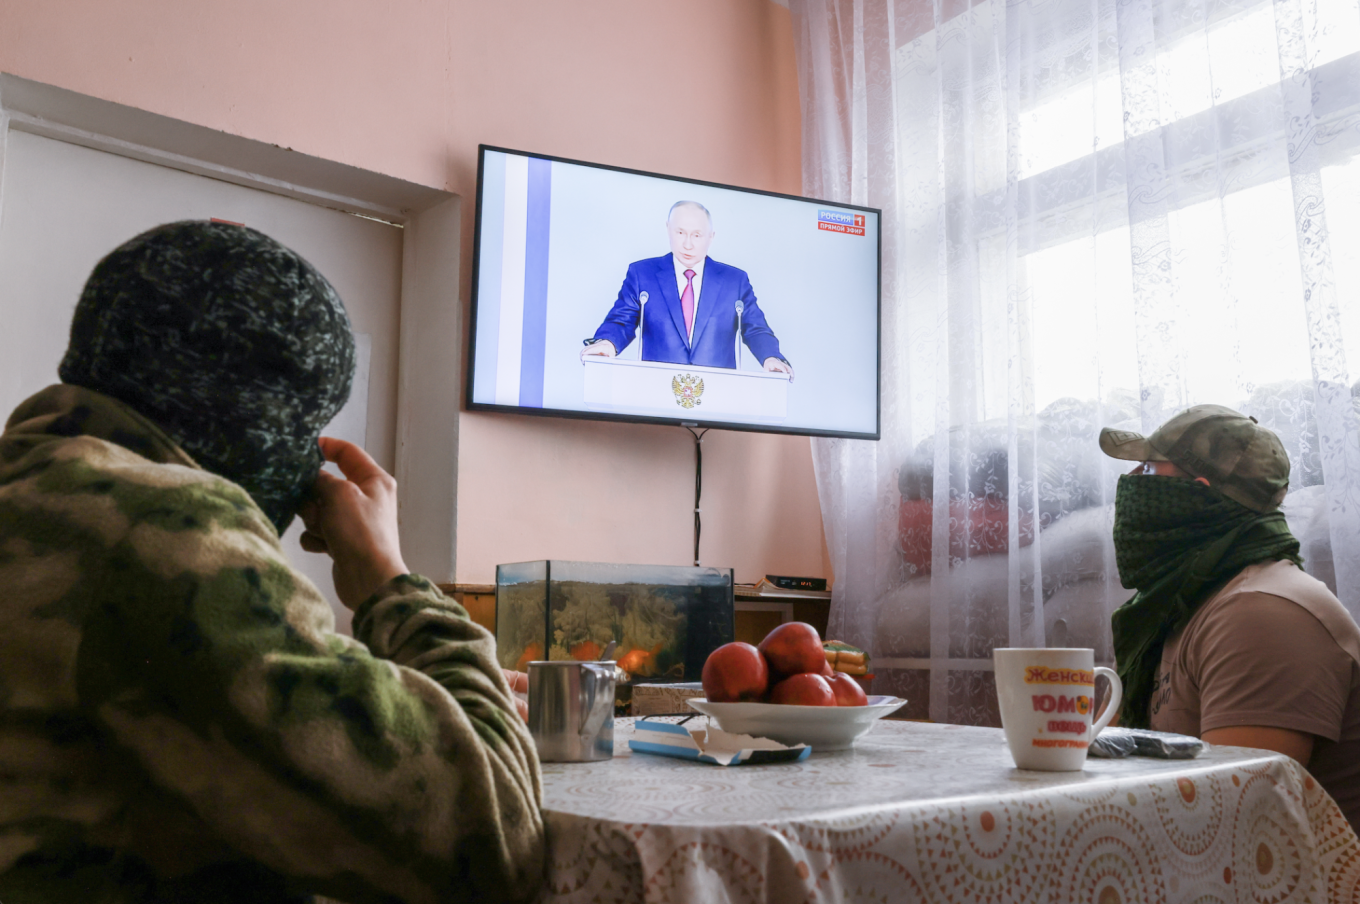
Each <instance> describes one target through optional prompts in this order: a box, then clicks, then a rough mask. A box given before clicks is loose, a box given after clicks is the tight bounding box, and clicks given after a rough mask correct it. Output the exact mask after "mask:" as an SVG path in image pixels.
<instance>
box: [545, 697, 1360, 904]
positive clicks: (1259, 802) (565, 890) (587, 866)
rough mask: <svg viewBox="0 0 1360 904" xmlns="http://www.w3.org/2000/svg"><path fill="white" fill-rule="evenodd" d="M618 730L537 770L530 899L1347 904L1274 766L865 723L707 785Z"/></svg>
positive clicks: (1346, 878) (1358, 852) (1327, 806)
mask: <svg viewBox="0 0 1360 904" xmlns="http://www.w3.org/2000/svg"><path fill="white" fill-rule="evenodd" d="M631 722H632V720H630V719H624V720H619V721H618V722H617V723H616V726H615V756H614V759H613V760H611V761H606V762H600V763H572V764H545V765H544V767H543V771H544V776H543V781H544V807H545V810H546V811H547V814H546V815H547V826H548V833H549V859H550V864H549V876H548V888H547V890H546V893H545V896H544V899H543V900H545V901H550V902H554V904H567V902H572V904H575V902H582V904H584V902H641V901H646V902H653V904H662V902H666V904H672V902H674V904H680V902H686V904H691V902H693V904H713V902H738V901H741V902H745V901H751V902H772V904H790V902H802V901H809V902H811V901H817V902H824V901H846V902H871V901H874V902H882V904H897V902H912V901H929V902H960V904H963V902H969V904H971V902H987V904H1008V902H1031V901H1033V902H1053V904H1066V902H1090V904H1124V902H1158V901H1185V902H1203V904H1210V902H1229V901H1260V902H1272V904H1284V902H1295V901H1300V902H1301V901H1316V902H1352V901H1355V902H1360V840H1357V838H1356V836H1355V833H1354V832H1352V831H1351V829H1350V826H1349V825H1348V824H1347V822H1346V820H1345V817H1343V816H1342V815H1341V811H1340V810H1339V809H1337V806H1336V804H1335V803H1334V802H1333V801H1332V799H1331V798H1330V797H1328V796H1327V794H1326V793H1325V792H1324V791H1322V789H1321V787H1320V786H1318V784H1317V783H1316V782H1315V781H1313V779H1312V778H1311V777H1310V776H1309V775H1308V773H1307V772H1306V771H1305V770H1303V769H1302V768H1300V767H1299V766H1298V765H1297V764H1296V763H1295V762H1294V761H1293V760H1291V759H1289V758H1288V757H1284V756H1278V755H1261V754H1260V753H1259V752H1257V751H1251V750H1246V749H1243V748H1231V747H1217V748H1209V749H1207V750H1206V751H1205V753H1203V754H1201V755H1200V757H1199V758H1197V759H1194V760H1180V761H1167V760H1153V759H1143V758H1130V759H1124V760H1099V759H1094V758H1092V759H1089V760H1088V761H1087V767H1086V770H1085V771H1084V772H1080V773H1044V772H1025V771H1021V770H1018V769H1016V768H1015V767H1014V765H1013V763H1012V761H1011V758H1010V754H1009V752H1008V751H1007V750H1006V747H1005V743H1004V739H1003V737H1002V734H1001V732H1000V730H998V729H991V728H968V727H963V726H953V725H930V724H922V723H914V722H881V723H879V724H878V725H876V726H875V727H874V729H873V730H872V731H871V732H870V733H869V734H868V735H867V736H865V737H863V738H861V739H860V740H859V742H858V744H857V745H856V746H855V748H854V749H853V750H847V751H841V752H834V753H832V752H828V753H813V755H812V756H811V757H809V758H808V759H807V760H804V761H803V762H801V763H794V764H791V765H779V766H735V767H727V768H722V767H718V766H707V765H703V764H699V763H693V762H687V761H683V760H677V759H671V758H668V757H660V756H649V755H646V754H630V752H629V750H628V747H627V741H628V737H629V736H630V735H631V733H632V725H631ZM691 724H693V723H691Z"/></svg>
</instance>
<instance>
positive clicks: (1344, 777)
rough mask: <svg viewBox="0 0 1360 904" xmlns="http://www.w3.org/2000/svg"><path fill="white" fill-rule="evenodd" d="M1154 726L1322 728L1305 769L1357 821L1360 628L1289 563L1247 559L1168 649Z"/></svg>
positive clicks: (1194, 731)
mask: <svg viewBox="0 0 1360 904" xmlns="http://www.w3.org/2000/svg"><path fill="white" fill-rule="evenodd" d="M1148 714H1149V718H1150V721H1151V724H1152V727H1153V729H1155V730H1157V731H1174V732H1177V733H1179V734H1187V735H1194V736H1196V737H1199V736H1200V735H1201V734H1203V733H1204V732H1206V731H1212V730H1213V729H1215V728H1228V727H1231V726H1236V725H1256V726H1264V727H1267V728H1285V729H1289V730H1292V731H1300V732H1305V733H1307V734H1311V735H1315V736H1316V738H1315V740H1314V742H1313V755H1312V758H1311V759H1310V760H1309V762H1308V763H1307V764H1306V765H1307V766H1308V771H1309V772H1311V773H1312V774H1313V777H1314V778H1316V779H1317V780H1318V781H1319V782H1320V783H1321V784H1322V787H1324V788H1326V789H1327V791H1328V793H1330V794H1331V795H1332V798H1333V799H1334V800H1335V801H1336V802H1337V804H1338V805H1339V806H1340V807H1341V810H1342V812H1344V813H1345V814H1346V818H1347V819H1348V820H1350V823H1351V825H1352V826H1353V827H1355V828H1356V829H1357V830H1360V628H1357V627H1356V624H1355V621H1354V620H1353V619H1352V618H1351V616H1350V614H1349V613H1348V612H1347V611H1346V610H1345V609H1344V608H1343V607H1342V605H1341V602H1340V601H1339V600H1338V599H1337V598H1336V597H1335V596H1333V595H1332V593H1331V591H1329V590H1328V589H1327V587H1326V585H1325V584H1323V583H1322V582H1321V581H1318V580H1316V579H1315V578H1312V577H1310V576H1309V575H1307V574H1305V573H1304V572H1303V571H1302V570H1301V569H1299V568H1297V567H1295V566H1294V565H1293V564H1292V563H1290V562H1265V563H1261V564H1257V565H1250V566H1248V567H1246V568H1244V569H1243V570H1242V572H1241V573H1240V574H1239V575H1237V577H1235V578H1233V579H1232V580H1231V581H1229V582H1228V583H1227V584H1225V585H1224V586H1223V588H1222V589H1221V590H1219V591H1218V593H1216V594H1214V596H1212V597H1210V599H1209V600H1208V601H1207V602H1205V603H1204V605H1202V606H1201V607H1200V609H1199V611H1198V612H1196V613H1195V615H1194V616H1193V617H1192V618H1191V619H1190V622H1189V624H1187V625H1186V626H1185V628H1184V630H1182V631H1181V632H1179V633H1178V634H1173V635H1172V636H1171V637H1170V638H1169V639H1168V640H1167V642H1166V646H1165V647H1163V649H1162V664H1161V667H1160V668H1159V669H1158V670H1157V682H1156V685H1155V686H1154V689H1153V693H1152V702H1151V704H1150V705H1149V708H1148Z"/></svg>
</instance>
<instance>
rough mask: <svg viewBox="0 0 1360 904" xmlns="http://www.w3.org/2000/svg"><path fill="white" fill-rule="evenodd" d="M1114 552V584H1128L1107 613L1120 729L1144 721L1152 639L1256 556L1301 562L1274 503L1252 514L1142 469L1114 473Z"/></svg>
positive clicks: (1156, 642) (1154, 655)
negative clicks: (1127, 594) (1121, 600)
mask: <svg viewBox="0 0 1360 904" xmlns="http://www.w3.org/2000/svg"><path fill="white" fill-rule="evenodd" d="M1114 550H1115V564H1116V565H1117V566H1118V568H1119V580H1120V582H1121V583H1122V584H1123V585H1124V586H1125V587H1128V588H1130V589H1136V590H1137V591H1138V592H1137V593H1136V594H1134V596H1133V599H1131V600H1129V601H1128V602H1127V603H1125V604H1124V605H1122V606H1120V607H1119V608H1118V609H1116V610H1115V613H1114V617H1113V618H1112V619H1111V625H1112V628H1113V630H1114V655H1115V660H1116V663H1117V666H1118V668H1117V671H1118V672H1119V679H1120V681H1122V682H1123V684H1124V704H1123V707H1122V709H1121V712H1120V724H1121V725H1123V726H1125V727H1127V728H1147V727H1148V705H1149V704H1150V703H1151V700H1152V688H1153V683H1154V681H1155V680H1156V677H1157V669H1158V668H1159V667H1160V665H1161V661H1162V646H1163V645H1164V644H1165V643H1166V639H1167V637H1169V636H1170V635H1171V633H1172V632H1173V631H1175V630H1177V629H1179V628H1181V627H1183V626H1184V625H1185V624H1186V622H1188V621H1189V620H1190V617H1191V616H1193V615H1194V614H1195V611H1196V610H1197V609H1198V608H1199V607H1200V605H1201V604H1203V603H1204V601H1205V600H1207V599H1208V598H1209V595H1210V593H1211V592H1212V591H1213V590H1215V589H1217V588H1218V587H1219V586H1220V585H1222V584H1223V583H1225V582H1226V581H1228V580H1229V579H1231V578H1233V577H1234V576H1236V575H1237V573H1238V572H1239V571H1241V570H1242V569H1243V568H1246V567H1247V566H1248V565H1252V564H1254V563H1256V562H1267V561H1274V560H1276V559H1288V560H1289V561H1291V562H1293V563H1294V564H1296V565H1302V564H1303V560H1302V559H1300V558H1299V541H1298V540H1296V539H1294V535H1293V534H1291V533H1290V532H1289V526H1288V525H1287V524H1286V523H1285V519H1284V515H1283V514H1282V513H1280V512H1279V511H1278V510H1277V511H1273V512H1269V513H1267V514H1261V513H1260V512H1254V511H1252V510H1251V509H1249V508H1247V507H1246V506H1244V505H1242V504H1240V503H1237V502H1234V501H1233V500H1231V499H1229V498H1227V497H1226V496H1224V495H1222V494H1221V493H1219V492H1218V491H1217V490H1214V489H1212V488H1210V487H1207V486H1205V485H1204V484H1202V483H1196V482H1195V481H1193V480H1186V479H1184V478H1177V477H1161V476H1152V475H1146V476H1144V475H1131V474H1126V475H1124V476H1123V477H1120V478H1119V486H1118V489H1117V490H1116V492H1115V503H1114Z"/></svg>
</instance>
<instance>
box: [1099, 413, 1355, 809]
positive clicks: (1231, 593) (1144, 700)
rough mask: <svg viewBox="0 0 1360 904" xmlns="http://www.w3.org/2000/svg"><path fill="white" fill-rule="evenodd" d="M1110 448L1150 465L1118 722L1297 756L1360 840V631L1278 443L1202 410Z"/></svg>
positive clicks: (1133, 569) (1123, 526)
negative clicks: (1298, 528)
mask: <svg viewBox="0 0 1360 904" xmlns="http://www.w3.org/2000/svg"><path fill="white" fill-rule="evenodd" d="M1100 443H1101V448H1102V450H1104V451H1105V452H1106V454H1108V455H1111V456H1112V457H1115V458H1122V459H1126V460H1132V461H1138V462H1140V464H1139V466H1138V467H1137V468H1135V469H1134V471H1133V472H1132V473H1130V474H1126V475H1124V476H1123V477H1121V478H1120V482H1119V489H1118V491H1117V495H1116V500H1115V528H1114V533H1115V537H1114V539H1115V555H1116V562H1117V565H1118V567H1119V575H1120V580H1121V582H1122V583H1123V584H1124V586H1126V587H1129V588H1132V589H1135V590H1137V591H1138V592H1137V593H1136V594H1135V595H1134V597H1133V598H1132V599H1131V600H1129V602H1128V603H1126V604H1124V605H1123V606H1121V607H1120V608H1119V609H1118V610H1117V611H1116V612H1115V614H1114V618H1113V621H1112V627H1113V629H1114V640H1115V657H1116V660H1117V668H1118V671H1119V675H1120V678H1121V679H1122V680H1123V682H1124V686H1125V696H1124V702H1123V705H1122V707H1121V711H1120V720H1121V724H1123V725H1126V726H1130V727H1151V728H1153V729H1156V730H1158V731H1171V732H1177V733H1179V734H1188V735H1194V736H1196V737H1200V738H1203V739H1204V740H1205V741H1208V742H1209V743H1213V744H1227V745H1236V746H1244V747H1256V748H1260V749H1265V750H1272V751H1276V752H1279V753H1283V754H1286V755H1288V756H1291V757H1293V758H1294V759H1295V760H1297V761H1298V762H1299V763H1301V764H1303V765H1304V766H1306V767H1307V768H1308V769H1309V771H1310V772H1311V773H1312V774H1313V775H1314V777H1316V778H1317V780H1318V782H1319V783H1321V785H1322V786H1323V788H1325V789H1326V790H1327V791H1328V793H1330V794H1331V796H1332V797H1333V799H1334V800H1336V802H1337V804H1338V805H1339V806H1340V807H1341V809H1342V811H1343V812H1344V813H1345V814H1346V817H1347V819H1348V820H1349V821H1350V823H1351V825H1352V826H1353V827H1357V828H1360V628H1357V626H1356V623H1355V621H1354V620H1353V619H1352V618H1351V616H1350V614H1349V613H1348V612H1347V611H1346V609H1345V608H1344V607H1343V606H1342V605H1341V603H1340V601H1339V600H1337V598H1336V597H1335V596H1334V595H1333V594H1332V593H1331V591H1329V590H1328V589H1327V587H1326V586H1325V585H1324V584H1322V583H1321V582H1320V581H1317V580H1316V579H1314V578H1312V577H1310V576H1309V575H1307V574H1306V573H1305V572H1304V571H1303V570H1302V568H1301V564H1302V562H1301V560H1300V559H1299V556H1298V551H1299V544H1298V541H1297V540H1296V539H1294V537H1293V536H1292V535H1291V534H1290V532H1289V528H1288V526H1287V525H1286V524H1285V521H1284V516H1283V515H1282V514H1281V513H1280V512H1279V504H1280V502H1281V501H1282V500H1283V499H1284V495H1285V492H1286V491H1287V489H1288V486H1289V460H1288V458H1287V456H1286V455H1285V454H1284V449H1283V447H1282V446H1281V445H1280V441H1279V439H1278V437H1276V436H1275V434H1274V433H1272V432H1271V431H1269V430H1267V429H1265V428H1264V427H1261V426H1260V425H1259V424H1257V423H1256V421H1255V419H1254V418H1249V417H1246V416H1244V415H1241V414H1239V413H1237V412H1235V411H1232V410H1231V409H1227V408H1223V407H1221V406H1217V405H1200V406H1196V407H1195V408H1191V409H1189V410H1187V411H1185V412H1182V413H1181V414H1179V415H1177V416H1176V417H1175V418H1172V419H1171V420H1170V421H1168V422H1167V423H1166V424H1164V425H1163V426H1162V427H1161V428H1159V429H1158V430H1157V431H1155V432H1153V434H1152V435H1151V436H1149V437H1147V438H1144V437H1142V436H1139V435H1138V434H1135V433H1131V432H1128V431H1118V430H1111V429H1109V428H1107V429H1105V430H1103V431H1101V436H1100Z"/></svg>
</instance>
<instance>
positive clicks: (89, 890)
mask: <svg viewBox="0 0 1360 904" xmlns="http://www.w3.org/2000/svg"><path fill="white" fill-rule="evenodd" d="M129 258H131V263H129V260H128V259H129ZM111 262H112V263H111ZM120 268H121V270H120ZM177 268H178V269H177ZM167 273H168V274H170V275H171V276H173V278H170V277H167ZM120 287H121V288H120ZM205 287H206V288H205ZM120 299H121V300H120ZM279 299H283V301H282V302H279V303H278V304H276V302H278V300H279ZM155 305H161V307H162V309H161V310H151V313H148V310H149V309H154V306H155ZM167 305H168V306H169V307H170V308H176V310H178V308H183V307H187V308H189V311H188V314H187V315H186V316H187V320H183V319H181V320H177V319H176V316H170V315H167V314H166V313H165V310H164V308H165V307H166V306H167ZM176 306H178V308H177V307H176ZM120 307H121V308H122V310H121V311H120V310H119V308H120ZM110 308H112V309H114V310H113V313H112V314H110ZM318 309H321V314H322V316H314V315H316V314H317V311H318ZM337 311H338V315H337V314H336V312H337ZM308 312H310V313H308ZM179 313H180V314H184V313H185V312H184V311H182V310H180V311H179ZM167 324H168V326H167ZM204 324H207V325H208V326H207V327H204ZM158 330H160V332H159V333H158V332H157V331H158ZM195 330H197V331H198V335H195ZM223 330H230V331H232V335H231V336H230V337H226V336H225V335H224V333H223ZM352 343H353V339H352V335H351V334H350V333H349V324H348V320H347V318H345V316H344V312H343V307H341V306H340V304H339V299H338V298H336V297H335V296H334V292H333V290H331V289H330V287H329V284H326V283H325V281H324V280H323V279H322V278H321V277H320V275H319V274H317V273H315V271H314V270H312V269H311V268H310V266H309V265H307V264H306V262H305V261H302V259H301V258H299V257H297V256H296V255H295V254H293V253H292V252H289V251H287V249H284V248H283V246H281V245H278V243H276V242H273V241H272V240H270V239H267V238H266V237H264V236H262V235H260V234H259V233H256V232H253V231H252V230H244V229H242V228H241V227H224V226H219V225H218V224H212V225H211V226H210V225H209V224H205V223H194V224H172V225H171V226H168V227H160V229H159V230H153V231H152V232H151V233H147V234H145V235H144V236H139V237H138V238H137V239H134V240H133V241H132V242H130V243H128V245H125V246H123V247H122V248H120V249H118V250H117V251H115V252H114V253H113V254H111V255H110V256H109V258H106V259H105V261H104V262H101V264H100V266H99V267H97V268H96V270H95V274H94V275H93V276H92V277H91V282H90V284H89V285H87V289H86V293H85V295H84V296H82V299H81V303H80V305H79V306H78V308H77V312H76V321H75V323H74V324H73V329H72V344H71V349H70V350H69V351H68V354H67V357H66V359H65V360H64V361H63V365H62V371H61V375H62V378H63V381H64V382H63V383H62V384H59V385H55V386H51V387H49V388H47V389H45V390H43V391H41V392H39V393H38V394H37V395H35V396H33V397H32V398H30V399H28V400H27V401H25V402H24V403H23V404H22V405H20V407H19V408H18V409H17V410H16V411H15V412H14V413H13V415H12V416H11V417H10V419H9V422H8V424H7V425H6V428H5V432H4V434H3V435H2V436H0V625H2V627H0V902H3V904H73V902H82V904H152V902H155V904H170V902H175V904H196V902H202V904H210V902H222V904H226V902H233V904H245V902H250V904H275V902H280V904H281V902H301V901H307V900H309V899H310V896H311V895H314V894H316V895H326V896H328V897H332V898H336V899H340V900H343V901H347V902H351V904H363V902H411V904H416V902H422V904H423V902H431V904H433V902H457V901H502V900H505V901H512V900H523V899H528V898H530V897H532V896H533V895H534V894H535V893H536V892H537V891H538V889H539V888H540V886H541V883H542V875H543V856H544V853H543V823H542V818H541V815H540V809H539V808H540V805H541V799H542V789H541V780H540V774H539V769H538V762H537V759H536V756H535V752H534V747H533V742H532V739H531V738H530V737H529V735H528V733H527V731H526V729H525V726H524V724H523V722H522V720H521V719H520V718H519V717H518V716H517V715H516V711H515V704H514V700H513V697H512V695H511V693H510V690H509V688H508V686H507V684H506V680H505V676H504V675H503V673H502V672H501V670H500V669H499V668H498V666H497V663H496V656H495V648H494V640H493V638H492V637H491V635H490V634H489V633H488V632H487V631H486V630H484V629H483V628H481V627H479V626H478V625H476V624H475V623H473V622H472V621H471V620H470V619H469V618H468V616H467V613H466V612H465V611H464V610H463V609H462V608H461V607H459V606H458V605H456V604H455V603H454V602H452V601H451V600H449V599H448V598H446V597H445V596H443V595H442V594H441V593H440V592H439V591H438V590H437V589H436V588H435V587H434V586H432V585H431V584H430V583H429V582H428V581H426V580H424V579H423V578H420V577H418V576H416V575H412V574H408V573H407V569H406V567H405V564H404V563H403V562H402V561H401V558H400V549H399V545H398V543H397V541H396V519H395V509H396V503H395V484H394V483H393V481H392V480H391V478H390V477H388V476H387V475H386V474H385V473H384V472H383V471H382V470H381V469H380V468H378V466H377V465H376V464H374V463H373V461H372V459H370V458H368V456H367V455H366V454H365V453H364V452H363V450H362V449H359V448H358V447H357V446H353V445H351V444H349V443H344V442H341V441H338V440H321V441H320V443H319V444H318V442H317V434H318V433H319V431H320V429H321V426H323V425H324V424H325V423H326V422H328V421H329V419H330V417H331V416H333V415H334V413H335V410H337V409H338V408H339V406H340V405H342V404H343V403H344V398H345V397H346V396H347V395H348V390H349V382H350V378H351V375H352V370H353V352H352V348H353V344H352ZM280 349H282V351H281V350H280ZM290 349H291V351H290ZM307 349H312V350H313V351H315V350H318V349H319V350H320V351H319V352H318V353H317V354H311V355H309V354H307V353H306V350H307ZM347 350H348V354H346V351H347ZM261 361H263V362H264V364H263V365H261V364H260V363H259V362H261ZM290 362H291V363H290ZM299 362H300V363H299ZM294 365H297V366H294ZM290 368H291V370H290ZM200 371H206V372H207V373H208V376H209V379H206V380H201V379H198V377H201V376H202V374H201V373H199V372H200ZM338 384H343V385H341V386H338V388H337V385H338ZM148 387H150V388H149V389H148ZM233 387H235V388H233ZM212 393H215V394H216V397H215V398H208V397H207V396H208V394H212ZM290 400H291V404H282V402H283V401H290ZM196 423H197V424H198V428H197V432H195V424H196ZM205 434H206V435H207V436H208V441H207V442H204V441H203V437H204V435H205ZM252 435H254V438H253V439H252ZM189 448H193V449H194V453H193V454H192V456H191V454H190V453H189V452H188V451H186V450H187V449H189ZM261 450H263V453H262V451H261ZM323 455H324V457H325V458H327V459H330V460H333V461H335V462H336V463H337V464H338V465H339V467H340V470H341V472H342V473H343V474H344V475H345V478H344V479H341V478H338V477H334V476H332V475H330V474H327V473H324V472H321V473H320V474H319V475H318V470H317V469H318V468H319V466H320V464H321V460H322V457H323ZM252 456H253V460H255V461H256V462H258V463H260V466H259V467H258V468H257V469H256V471H255V472H250V471H249V470H246V471H242V470H241V469H240V468H239V467H236V468H233V464H234V463H238V462H239V460H240V459H241V458H245V459H251V458H252ZM219 461H220V462H222V463H221V464H220V465H217V466H216V467H214V464H213V463H216V462H219ZM280 463H282V464H280ZM224 471H227V472H231V476H232V479H227V478H226V477H225V476H224V475H223V472H224ZM299 487H303V490H304V491H302V492H300V491H299V489H298V488H299ZM308 488H310V493H308V492H306V490H307V489H308ZM298 510H301V514H302V515H303V518H304V522H305V523H306V526H307V528H308V530H307V533H306V534H304V546H306V547H307V548H308V549H311V550H313V551H322V550H324V551H327V552H329V553H330V554H331V556H332V558H333V559H334V560H335V574H336V588H337V592H338V594H339V595H340V597H341V600H342V602H344V603H345V604H346V605H347V606H349V607H350V608H352V609H353V610H354V619H353V624H354V635H355V636H354V637H353V638H349V637H345V636H341V635H338V634H336V633H335V632H334V621H333V616H332V613H331V610H330V607H329V605H328V604H327V603H326V602H325V600H324V599H323V598H322V597H321V595H320V594H319V593H318V591H317V590H316V588H315V587H314V586H312V585H311V584H310V583H309V582H308V581H307V579H306V578H304V577H303V576H301V575H300V574H298V573H297V572H296V571H294V570H293V569H292V568H291V567H290V566H289V563H288V561H287V559H286V558H285V556H284V553H283V550H282V548H281V546H280V543H279V533H280V532H281V531H282V529H283V528H285V527H286V526H287V524H288V523H289V522H290V521H291V520H292V518H293V517H294V515H295V514H296V513H298Z"/></svg>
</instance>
